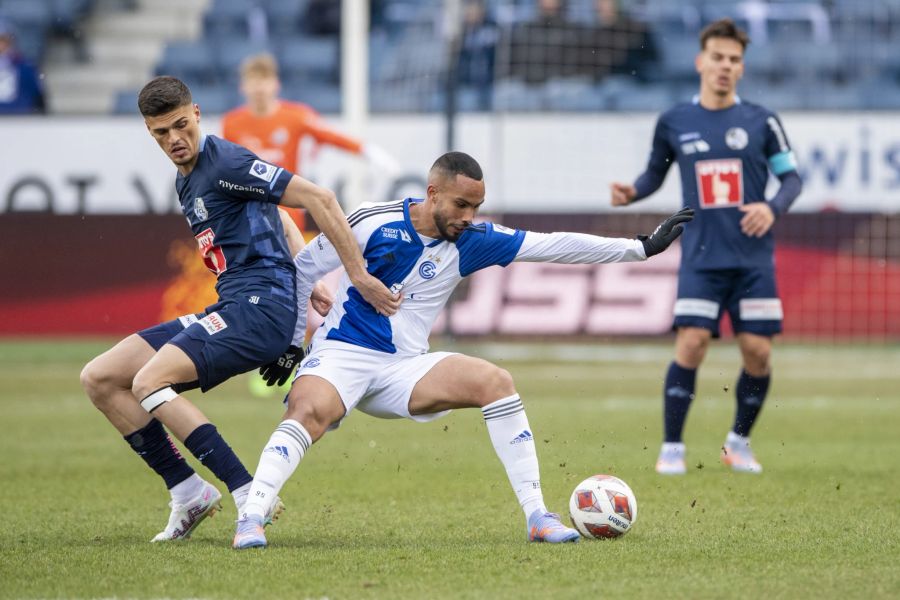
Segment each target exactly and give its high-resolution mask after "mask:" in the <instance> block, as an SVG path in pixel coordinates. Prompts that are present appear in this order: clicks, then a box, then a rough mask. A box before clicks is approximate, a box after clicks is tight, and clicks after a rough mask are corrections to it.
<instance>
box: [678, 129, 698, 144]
mask: <svg viewBox="0 0 900 600" xmlns="http://www.w3.org/2000/svg"><path fill="white" fill-rule="evenodd" d="M698 139H700V132H699V131H691V132H689V133H682V134H681V135H679V136H678V141H679V142H686V141H688V140H698Z"/></svg>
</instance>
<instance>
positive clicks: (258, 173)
mask: <svg viewBox="0 0 900 600" xmlns="http://www.w3.org/2000/svg"><path fill="white" fill-rule="evenodd" d="M276 171H278V167H276V166H275V165H270V164H269V163H264V162H263V161H261V160H254V161H253V164H252V165H250V174H251V175H253V176H254V177H258V178H259V179H262V180H263V181H265V182H266V183H272V178H273V177H275V172H276Z"/></svg>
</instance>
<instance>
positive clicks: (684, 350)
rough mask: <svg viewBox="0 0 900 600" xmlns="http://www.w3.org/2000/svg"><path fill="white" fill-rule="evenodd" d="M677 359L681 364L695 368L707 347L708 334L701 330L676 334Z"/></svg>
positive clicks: (704, 354) (701, 360) (700, 361)
mask: <svg viewBox="0 0 900 600" xmlns="http://www.w3.org/2000/svg"><path fill="white" fill-rule="evenodd" d="M677 345H678V348H677V354H678V360H679V362H682V363H686V364H684V365H682V366H684V367H688V368H692V369H696V368H697V367H699V366H700V363H702V362H703V359H704V357H705V356H706V350H707V348H708V347H709V336H707V335H704V334H703V333H701V332H695V331H684V332H680V333H679V335H678V344H677Z"/></svg>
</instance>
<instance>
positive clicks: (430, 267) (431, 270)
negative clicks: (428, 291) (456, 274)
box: [419, 260, 437, 279]
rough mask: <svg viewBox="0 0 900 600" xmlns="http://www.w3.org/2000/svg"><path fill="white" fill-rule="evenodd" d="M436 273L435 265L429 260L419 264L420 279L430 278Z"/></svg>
mask: <svg viewBox="0 0 900 600" xmlns="http://www.w3.org/2000/svg"><path fill="white" fill-rule="evenodd" d="M435 275H437V266H436V265H435V264H434V263H433V262H431V261H430V260H426V261H425V262H423V263H422V264H421V265H419V276H420V277H421V278H422V279H431V278H433V277H434V276H435Z"/></svg>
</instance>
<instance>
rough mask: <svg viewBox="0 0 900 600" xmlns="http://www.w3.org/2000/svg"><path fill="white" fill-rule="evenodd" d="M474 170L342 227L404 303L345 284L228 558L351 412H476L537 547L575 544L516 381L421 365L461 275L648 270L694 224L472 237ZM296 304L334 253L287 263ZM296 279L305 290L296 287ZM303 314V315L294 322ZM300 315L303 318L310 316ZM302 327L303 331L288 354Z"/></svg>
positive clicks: (465, 168) (452, 156) (453, 162)
mask: <svg viewBox="0 0 900 600" xmlns="http://www.w3.org/2000/svg"><path fill="white" fill-rule="evenodd" d="M484 191H485V187H484V180H483V175H482V171H481V167H480V166H479V165H478V163H477V162H476V161H475V160H474V159H473V158H472V157H470V156H468V155H467V154H463V153H461V152H450V153H447V154H445V155H443V156H441V157H440V158H439V159H438V160H437V161H436V162H435V163H434V165H433V166H432V168H431V171H430V172H429V175H428V187H427V193H426V197H425V199H423V200H415V199H406V200H401V201H397V202H390V203H379V204H368V205H365V206H364V207H363V208H360V209H359V210H357V211H356V212H355V213H353V214H352V215H350V217H348V220H349V223H350V227H351V230H352V231H353V234H354V235H355V237H356V240H357V242H358V244H359V247H360V249H361V250H362V251H363V256H364V257H365V259H366V262H367V269H368V271H369V273H371V274H372V275H374V276H375V277H376V278H377V279H379V280H380V281H381V282H383V283H384V284H385V285H386V286H387V287H388V288H390V289H391V290H392V291H396V290H402V292H403V294H404V296H405V297H404V300H403V303H402V304H401V305H400V309H399V310H398V311H397V313H396V314H394V315H392V316H391V317H384V316H381V315H379V314H378V313H376V311H375V310H373V309H372V307H371V306H369V305H368V304H367V303H366V302H365V300H363V299H362V297H361V296H360V294H359V293H358V292H357V291H356V290H355V289H354V288H353V287H352V285H351V283H350V281H349V280H348V279H347V278H346V277H344V278H343V279H342V280H341V283H340V285H339V288H338V291H337V294H336V299H335V302H334V305H333V308H332V310H331V312H330V313H329V314H328V317H327V318H326V321H325V324H324V325H323V326H322V327H320V328H319V329H318V331H317V332H316V334H315V336H314V337H313V341H312V342H311V344H310V348H309V354H308V355H307V356H306V358H305V359H304V360H303V361H302V362H301V364H300V368H299V370H298V372H297V376H296V378H295V380H294V383H293V386H292V387H291V391H290V393H289V394H288V400H287V402H288V408H287V412H286V413H285V416H284V420H283V421H282V422H281V424H279V425H278V427H277V428H276V429H275V432H274V433H273V434H272V437H271V438H270V439H269V441H268V443H267V444H266V446H265V449H264V450H263V452H262V455H261V457H260V461H259V466H258V467H257V470H256V477H255V478H254V480H253V484H252V486H251V490H250V499H249V500H248V502H247V504H246V505H245V507H244V510H243V511H242V515H241V518H240V519H239V521H238V525H237V533H236V535H235V538H234V543H233V546H234V547H235V548H250V547H257V546H265V545H266V543H267V542H266V538H265V534H264V531H263V523H264V519H265V514H266V512H267V511H268V510H269V507H270V506H271V503H272V502H273V501H275V498H276V497H277V494H278V492H279V490H280V489H281V487H282V486H283V485H284V483H285V482H286V481H287V479H288V478H289V477H290V476H291V474H292V473H293V472H294V470H295V469H296V468H297V465H298V464H299V463H300V460H301V459H302V458H303V456H304V455H305V454H306V453H307V452H308V451H309V448H310V446H311V445H312V444H313V443H314V442H316V441H317V440H319V439H320V438H321V437H322V435H324V433H325V432H326V431H328V430H329V429H333V428H335V427H337V426H338V425H339V424H340V422H341V420H342V419H344V418H345V417H346V416H347V415H348V414H349V413H350V411H351V410H353V409H359V410H361V411H362V412H364V413H367V414H370V415H372V416H376V417H380V418H407V419H412V420H413V421H419V422H425V421H431V420H433V419H437V418H439V417H441V416H443V415H445V414H447V412H448V411H450V410H452V409H455V408H479V409H481V411H482V413H483V415H484V419H485V424H486V426H487V430H488V434H489V436H490V438H491V442H492V443H493V446H494V449H495V450H496V452H497V456H498V457H499V458H500V461H501V462H502V463H503V466H504V467H505V468H506V473H507V475H508V477H509V481H510V483H511V484H512V487H513V490H514V491H515V494H516V496H517V498H518V500H519V504H520V505H521V507H522V509H523V511H524V513H525V518H526V523H527V524H526V530H527V535H528V539H529V540H531V541H534V542H551V543H558V542H574V541H577V540H578V532H577V531H575V530H574V529H570V528H568V527H565V526H564V525H563V524H562V523H561V522H560V519H559V516H558V515H556V514H553V513H550V512H548V510H547V508H546V506H545V505H544V499H543V496H542V494H541V484H540V475H539V472H538V459H537V453H536V451H535V444H534V437H535V436H534V433H533V430H532V428H531V425H530V424H529V422H528V418H527V417H526V416H525V409H524V407H523V405H522V400H521V399H520V398H519V394H518V393H517V392H516V387H515V385H514V383H513V380H512V377H511V376H510V374H509V373H508V372H507V371H505V370H503V369H501V368H499V367H497V366H495V365H493V364H491V363H489V362H487V361H485V360H482V359H480V358H474V357H470V356H465V355H462V354H457V353H453V352H428V335H429V332H430V331H431V327H432V325H433V323H434V321H435V319H436V318H437V317H438V315H439V314H440V312H441V310H442V309H443V308H444V305H445V304H446V303H447V300H448V299H449V297H450V294H451V293H452V292H453V289H454V288H455V287H456V285H457V284H458V283H459V282H460V281H461V280H462V279H463V278H464V277H466V276H468V275H470V274H472V273H474V272H475V271H478V270H479V269H483V268H485V267H489V266H492V265H501V266H506V265H508V264H509V263H511V262H512V261H514V260H519V261H532V262H557V263H584V264H595V263H610V262H625V261H641V260H646V259H647V258H648V257H649V256H652V255H654V254H657V253H659V252H661V251H663V250H664V249H665V248H667V247H668V246H669V244H671V243H672V241H673V240H675V239H676V238H677V237H678V236H679V235H680V234H681V231H682V228H683V225H682V223H685V222H687V221H690V220H691V218H692V217H693V211H692V210H691V209H684V210H682V211H680V212H679V213H676V214H675V215H673V216H671V217H669V218H668V219H666V221H664V222H663V223H662V224H661V225H660V226H659V227H657V229H656V231H654V232H653V234H652V235H650V236H641V239H614V238H603V237H598V236H593V235H587V234H581V233H535V232H531V231H520V230H515V229H508V228H506V227H503V226H500V225H494V224H491V223H481V224H477V225H476V224H474V223H473V220H474V218H475V215H476V213H477V212H478V209H479V208H480V207H481V205H482V203H483V202H484ZM295 263H296V265H297V267H298V273H299V274H300V275H299V276H298V281H300V283H299V287H298V305H299V306H303V307H305V306H306V300H307V298H308V297H309V294H310V291H311V289H312V286H313V284H314V282H315V281H317V280H318V279H319V278H321V276H322V275H324V274H325V273H328V272H329V271H332V270H334V269H335V268H337V267H338V266H339V265H340V261H339V260H338V256H337V254H336V253H335V250H334V247H333V246H332V244H331V242H330V241H329V240H328V238H326V237H325V236H324V235H320V236H318V237H317V238H315V239H314V240H313V241H312V242H310V244H309V245H308V246H307V247H306V249H304V250H303V251H301V252H300V253H299V254H297V256H296V257H295ZM301 280H302V281H301ZM301 312H304V311H301ZM304 315H305V312H304ZM304 321H305V319H304V318H303V317H301V318H299V319H298V323H297V333H296V335H295V343H297V342H298V340H302V336H303V331H304V328H305V322H304Z"/></svg>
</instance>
